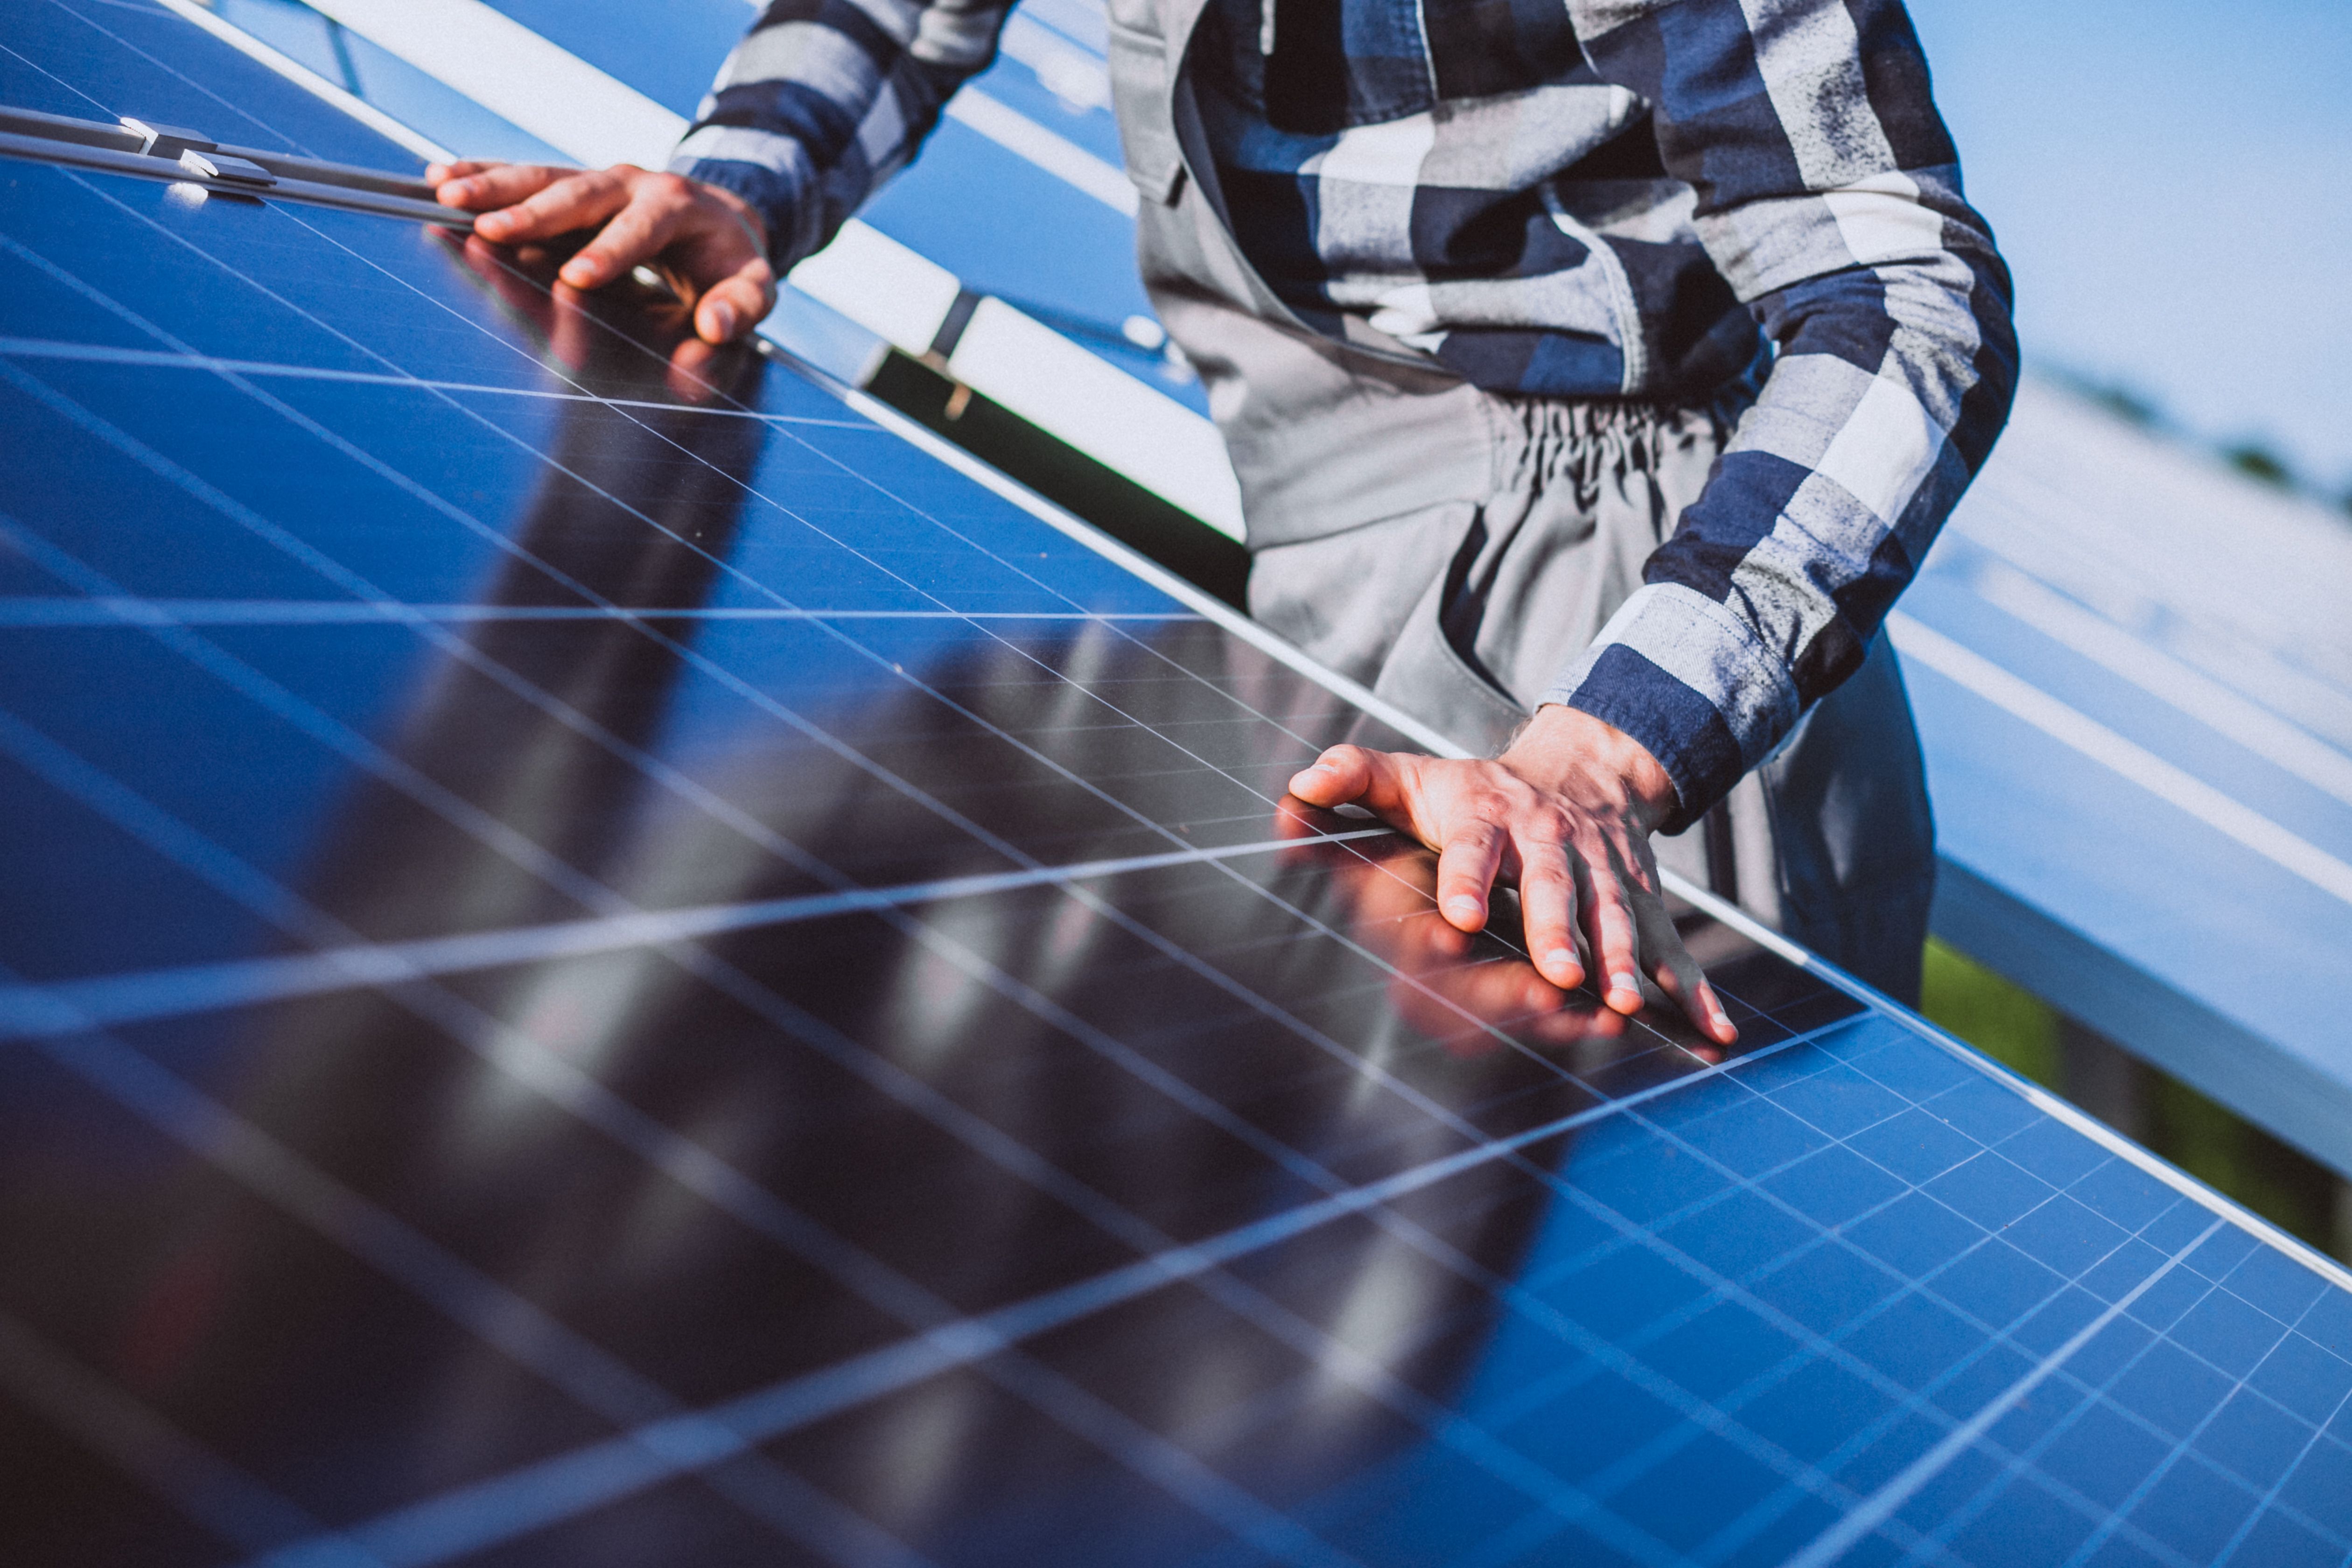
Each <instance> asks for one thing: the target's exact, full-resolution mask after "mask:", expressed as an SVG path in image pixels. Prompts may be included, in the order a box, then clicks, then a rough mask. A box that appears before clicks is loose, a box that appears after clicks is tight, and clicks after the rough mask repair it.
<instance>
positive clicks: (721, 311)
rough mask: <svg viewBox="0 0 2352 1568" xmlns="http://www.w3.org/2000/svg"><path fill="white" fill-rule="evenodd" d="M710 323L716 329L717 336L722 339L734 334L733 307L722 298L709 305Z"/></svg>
mask: <svg viewBox="0 0 2352 1568" xmlns="http://www.w3.org/2000/svg"><path fill="white" fill-rule="evenodd" d="M710 324H711V325H712V326H713V327H715V328H717V329H718V331H719V337H720V338H721V339H722V340H724V339H727V338H731V337H733V336H734V335H735V307H734V306H732V305H730V304H728V303H727V302H726V301H725V300H720V301H719V303H717V304H715V305H713V306H711V307H710Z"/></svg>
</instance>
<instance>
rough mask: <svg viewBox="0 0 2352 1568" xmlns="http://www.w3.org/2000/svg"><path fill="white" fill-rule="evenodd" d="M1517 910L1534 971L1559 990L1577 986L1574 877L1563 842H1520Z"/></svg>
mask: <svg viewBox="0 0 2352 1568" xmlns="http://www.w3.org/2000/svg"><path fill="white" fill-rule="evenodd" d="M1519 914H1520V919H1521V921H1522V922H1523V923H1524V924H1525V926H1526V929H1527V939H1528V957H1529V958H1531V959H1532V960H1534V962H1535V966H1536V971H1537V973H1540V974H1541V975H1542V976H1543V977H1544V978H1545V979H1546V980H1549V981H1550V982H1551V983H1552V984H1554V985H1557V986H1559V988H1560V989H1561V990H1562V991H1573V990H1575V989H1576V988H1577V987H1578V986H1580V985H1581V984H1584V963H1583V961H1582V960H1580V958H1578V957H1577V953H1576V879H1575V876H1574V874H1573V873H1571V872H1570V869H1569V850H1568V847H1567V846H1566V845H1563V844H1557V843H1550V842H1545V841H1537V842H1533V843H1530V842H1528V841H1527V840H1526V839H1522V840H1520V843H1519Z"/></svg>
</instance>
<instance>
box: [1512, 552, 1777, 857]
mask: <svg viewBox="0 0 2352 1568" xmlns="http://www.w3.org/2000/svg"><path fill="white" fill-rule="evenodd" d="M1540 702H1541V703H1551V702H1557V703H1559V704H1561V705H1563V706H1565V707H1569V708H1573V709H1575V710H1578V711H1579V712H1581V713H1589V714H1591V716H1592V717H1594V718H1595V719H1599V720H1601V721H1603V722H1605V723H1609V724H1613V725H1615V726H1616V727H1617V728H1618V729H1620V730H1622V731H1625V733H1626V734H1628V735H1631V736H1632V737H1633V739H1634V740H1636V741H1639V742H1641V743H1642V744H1643V747H1645V748H1646V749H1647V750H1648V752H1649V753H1650V755H1652V756H1653V757H1655V758H1656V759H1657V760H1658V765H1659V766H1660V767H1662V768H1664V769H1665V771H1666V776H1667V777H1668V778H1669V779H1671V780H1672V781H1673V782H1674V786H1675V802H1676V804H1675V810H1674V812H1673V814H1672V815H1671V816H1668V817H1667V818H1666V820H1665V821H1664V823H1663V824H1661V825H1660V826H1659V828H1658V831H1659V832H1661V833H1680V832H1681V831H1682V830H1683V829H1685V828H1686V827H1688V826H1690V825H1691V824H1692V823H1694V822H1696V821H1697V820H1698V819H1699V818H1700V817H1701V816H1705V815H1706V811H1707V808H1708V807H1709V806H1712V805H1714V804H1715V803H1716V802H1717V801H1718V800H1721V799H1722V798H1723V797H1724V796H1725V795H1727V794H1729V793H1730V790H1731V786H1732V785H1733V784H1738V782H1739V780H1740V778H1741V776H1742V775H1744V774H1745V773H1747V772H1748V769H1750V768H1752V767H1754V766H1755V765H1756V764H1757V763H1759V762H1761V761H1763V760H1764V758H1765V757H1766V756H1767V755H1769V753H1770V752H1771V750H1772V748H1773V747H1774V746H1776V745H1778V744H1779V743H1780V739H1781V737H1782V736H1784V735H1786V734H1787V733H1788V732H1789V731H1790V729H1791V728H1792V727H1793V726H1794V725H1795V723H1796V721H1797V715H1798V711H1799V709H1800V707H1801V704H1800V702H1799V700H1798V697H1797V683H1796V680H1795V679H1794V678H1793V677H1792V676H1791V675H1790V671H1789V668H1788V667H1787V666H1786V665H1784V664H1783V663H1782V662H1781V661H1780V659H1779V658H1775V657H1774V656H1773V655H1772V653H1771V652H1770V651H1769V649H1767V648H1766V647H1764V646H1763V645H1762V643H1760V642H1759V640H1758V638H1757V637H1756V634H1755V632H1754V630H1753V629H1752V628H1750V627H1749V626H1748V625H1747V623H1746V622H1744V621H1742V620H1740V619H1739V618H1738V616H1735V615H1734V614H1732V612H1731V611H1730V610H1729V609H1727V607H1725V606H1724V605H1720V604H1717V602H1716V601H1715V600H1713V599H1710V598H1708V597H1706V595H1703V594H1699V593H1696V592H1694V591H1693V590H1691V589H1689V588H1686V587H1685V586H1683V585H1682V584H1677V583H1653V584H1649V585H1647V586H1645V587H1643V588H1641V589H1639V590H1638V591H1636V592H1635V593H1634V595H1633V597H1631V598H1629V599H1627V600H1626V601H1625V603H1624V605H1623V606H1622V608H1621V609H1619V610H1618V612H1617V614H1616V615H1614V616H1611V617H1610V621H1609V624H1608V625H1607V626H1603V627H1602V628H1601V635H1600V636H1599V637H1596V638H1594V639H1593V643H1592V646H1591V647H1590V648H1588V649H1586V650H1585V651H1584V653H1583V654H1581V655H1580V656H1579V658H1577V659H1576V661H1575V662H1574V663H1572V664H1570V666H1569V667H1568V668H1567V669H1566V670H1565V671H1564V672H1562V674H1561V675H1560V678H1559V679H1558V680H1556V681H1554V682H1553V683H1552V685H1551V686H1550V688H1549V689H1547V690H1546V691H1545V692H1544V694H1543V697H1542V698H1541V700H1540ZM1539 705H1540V703H1539Z"/></svg>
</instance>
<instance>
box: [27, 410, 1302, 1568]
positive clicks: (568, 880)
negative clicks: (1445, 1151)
mask: <svg viewBox="0 0 2352 1568" xmlns="http://www.w3.org/2000/svg"><path fill="white" fill-rule="evenodd" d="M6 369H7V367H5V366H0V372H5V371H6ZM85 570H86V569H85ZM149 629H150V630H151V631H155V632H156V633H157V635H159V636H161V635H164V633H166V632H168V631H170V630H171V628H154V627H150V628H149ZM181 639H184V640H185V641H187V642H191V643H198V644H201V643H202V639H199V638H194V637H193V636H192V635H190V634H186V633H179V634H178V635H177V638H175V639H173V640H181ZM204 646H205V647H209V645H204ZM218 662H219V663H220V664H221V665H223V666H226V668H214V673H215V674H216V675H222V676H223V677H224V678H225V679H234V675H233V671H234V670H235V669H236V668H241V667H238V666H237V665H236V661H234V660H231V659H228V658H226V656H221V658H220V660H219V661H218ZM207 667H208V668H211V667H212V666H211V665H210V664H208V666H207ZM289 700H292V699H290V698H289ZM292 701H295V702H297V703H298V704H299V700H292ZM313 717H314V722H317V723H320V724H321V725H323V726H324V727H326V728H328V729H330V730H331V731H340V730H341V726H338V725H335V724H334V722H333V721H331V720H328V719H326V718H325V716H324V715H314V716H313ZM337 738H339V739H341V741H342V742H343V743H344V748H345V749H346V753H347V754H350V755H352V760H354V761H355V762H358V763H360V764H361V765H362V766H363V767H364V766H370V765H371V763H373V762H374V761H375V760H376V759H375V758H374V756H373V747H371V746H370V745H369V744H368V743H367V742H364V740H362V739H361V738H359V737H356V736H351V735H349V734H348V733H344V734H341V735H340V736H339V737H337ZM386 761H390V760H389V759H386ZM378 771H379V774H380V776H382V773H381V770H378ZM397 776H398V775H397V774H395V775H394V777H395V778H396V777H397ZM437 793H438V792H428V794H427V795H426V797H425V803H427V804H429V803H430V802H431V801H432V800H433V799H435V798H437ZM456 804H457V805H459V806H461V807H462V806H463V803H462V802H459V803H456ZM443 815H444V816H448V815H449V814H448V813H447V812H446V811H445V812H444V813H443ZM474 815H476V814H474V813H472V812H471V811H470V809H469V808H468V809H464V810H461V811H460V812H459V813H458V815H457V817H456V818H455V821H457V822H458V823H460V824H462V823H463V822H464V821H466V820H468V819H469V818H470V817H471V816H474ZM478 826H479V825H478ZM476 836H477V837H480V834H479V832H477V835H476ZM491 842H495V839H493V840H491ZM542 858H543V857H542ZM524 863H526V864H529V863H530V862H529V861H525V862H524ZM562 869H563V873H564V874H563V875H562V878H561V879H560V880H558V884H557V885H559V886H565V885H570V886H573V887H574V888H575V890H576V892H577V893H578V894H579V895H580V896H582V898H583V902H586V903H588V904H589V906H590V907H591V908H598V907H603V906H604V905H605V904H607V903H608V902H609V901H610V900H613V898H614V896H613V895H611V894H609V893H608V892H606V891H604V889H601V888H600V887H597V886H596V885H595V884H593V882H590V881H589V880H588V879H585V878H583V877H582V876H581V875H580V874H579V873H577V872H572V871H571V870H570V868H568V867H567V868H562ZM880 912H882V913H884V914H885V915H886V916H887V915H890V914H892V913H895V912H896V911H894V910H890V909H889V908H888V907H887V906H885V907H884V909H883V910H881V911H880ZM908 923H909V924H910V926H911V924H912V922H908ZM909 934H911V935H915V936H916V937H917V938H918V939H919V940H921V939H924V938H927V937H929V932H927V931H923V930H921V929H920V928H919V927H917V928H914V929H912V930H910V932H909ZM343 940H344V941H345V942H349V937H348V936H346V937H345V938H344V939H343ZM684 956H685V957H686V958H687V959H688V968H689V969H690V970H694V971H696V972H698V973H705V974H706V977H708V974H709V971H711V970H714V969H717V970H722V971H723V970H726V969H727V968H728V967H729V966H724V965H720V964H719V963H716V961H714V960H712V959H710V958H709V956H708V955H707V954H702V953H700V952H699V950H698V949H688V950H687V952H686V953H685V954H684ZM734 978H737V979H739V980H743V982H744V983H745V984H750V985H751V986H752V988H753V989H755V990H761V991H764V989H765V988H764V987H759V986H757V984H756V983H751V982H749V981H748V979H745V977H740V976H735V977H734ZM428 1016H429V1015H428ZM436 1021H439V1020H436ZM491 1022H492V1024H493V1026H495V1021H491ZM509 1033H510V1032H509ZM460 1037H461V1038H463V1037H464V1035H463V1033H462V1032H461V1033H460ZM559 1102H560V1101H559ZM614 1103H615V1105H616V1106H617V1105H618V1104H619V1102H617V1101H616V1102H614ZM1219 1109H1220V1110H1221V1109H1222V1108H1219ZM607 1131H610V1129H609V1128H608V1129H607ZM695 1152H696V1153H697V1154H699V1151H698V1150H696V1151H695ZM701 1158H702V1159H703V1161H704V1162H706V1163H712V1164H715V1162H709V1160H708V1156H702V1157H701ZM719 1168H720V1169H723V1170H727V1171H728V1173H729V1174H730V1176H732V1175H733V1173H732V1172H731V1169H730V1168H727V1167H719ZM673 1173H675V1172H673ZM734 1186H735V1188H740V1189H742V1190H740V1191H735V1190H731V1189H730V1195H733V1196H736V1197H739V1198H740V1197H744V1196H748V1195H750V1194H752V1193H758V1194H760V1197H759V1199H758V1200H755V1206H761V1207H764V1206H766V1203H767V1202H768V1201H771V1200H767V1199H766V1194H764V1191H763V1190H761V1189H756V1188H752V1187H751V1186H750V1184H747V1183H743V1182H741V1180H740V1178H736V1179H735V1183H734ZM697 1190H698V1191H700V1192H701V1194H702V1195H703V1196H705V1197H706V1198H711V1197H713V1194H712V1193H711V1191H710V1190H709V1188H708V1186H707V1185H706V1186H699V1187H698V1188H697ZM719 1206H721V1207H725V1208H729V1209H730V1212H732V1210H733V1208H734V1207H735V1206H736V1205H730V1204H726V1203H721V1204H720V1205H719ZM739 1217H740V1215H739ZM1034 1375H1035V1376H1041V1377H1044V1378H1045V1379H1046V1380H1047V1382H1048V1383H1049V1384H1055V1386H1054V1387H1050V1388H1048V1389H1046V1390H1045V1392H1046V1393H1048V1394H1053V1395H1054V1403H1055V1404H1058V1405H1060V1406H1061V1408H1060V1409H1059V1410H1058V1411H1049V1413H1052V1414H1055V1415H1056V1418H1057V1419H1064V1418H1069V1419H1078V1420H1080V1426H1079V1427H1074V1428H1073V1429H1074V1430H1081V1429H1082V1428H1083V1427H1085V1426H1092V1427H1093V1428H1095V1431H1093V1432H1090V1433H1086V1434H1085V1435H1087V1436H1098V1435H1101V1434H1102V1433H1104V1432H1106V1431H1108V1430H1109V1428H1107V1427H1105V1426H1104V1423H1105V1422H1110V1423H1111V1425H1112V1426H1114V1427H1115V1426H1118V1418H1116V1417H1114V1416H1113V1415H1111V1413H1109V1412H1108V1410H1106V1409H1100V1408H1097V1405H1096V1402H1092V1401H1091V1399H1090V1396H1086V1395H1083V1394H1081V1393H1080V1392H1079V1391H1076V1390H1075V1389H1064V1388H1060V1387H1059V1385H1058V1380H1057V1379H1055V1377H1054V1376H1053V1374H1051V1373H1046V1372H1045V1370H1044V1369H1042V1368H1040V1369H1034ZM1031 1392H1033V1393H1034V1392H1035V1391H1034V1390H1032V1391H1031ZM1072 1401H1076V1403H1072ZM1041 1408H1045V1407H1044V1406H1041ZM1125 1433H1126V1441H1125V1443H1124V1445H1123V1446H1114V1447H1112V1448H1111V1450H1110V1451H1111V1452H1112V1453H1113V1454H1114V1456H1115V1457H1117V1458H1120V1459H1122V1460H1123V1461H1125V1462H1128V1463H1129V1465H1130V1468H1138V1469H1139V1472H1140V1473H1142V1474H1144V1475H1146V1476H1147V1477H1150V1478H1151V1479H1157V1480H1160V1482H1161V1483H1162V1484H1164V1485H1167V1486H1169V1487H1170V1488H1171V1489H1172V1490H1173V1491H1174V1494H1175V1495H1177V1496H1179V1497H1181V1498H1185V1499H1186V1500H1189V1501H1192V1502H1194V1503H1195V1504H1196V1505H1200V1506H1202V1507H1203V1508H1204V1510H1206V1511H1208V1512H1209V1513H1210V1514H1211V1516H1212V1517H1220V1516H1222V1519H1221V1521H1222V1522H1224V1523H1225V1524H1227V1525H1228V1527H1229V1528H1233V1529H1234V1530H1235V1531H1236V1533H1239V1534H1241V1535H1242V1536H1243V1537H1244V1539H1259V1540H1261V1542H1262V1543H1264V1542H1276V1541H1287V1540H1288V1538H1289V1533H1290V1532H1289V1527H1288V1526H1287V1525H1286V1523H1284V1522H1283V1521H1280V1520H1278V1519H1265V1518H1256V1519H1255V1522H1253V1520H1252V1517H1251V1516H1252V1513H1253V1509H1254V1507H1255V1505H1254V1504H1251V1503H1250V1502H1249V1501H1248V1500H1246V1499H1245V1497H1244V1495H1243V1494H1240V1493H1239V1492H1238V1491H1237V1490H1236V1489H1233V1488H1231V1487H1230V1485H1229V1484H1227V1483H1223V1481H1221V1480H1220V1479H1218V1478H1215V1477H1213V1476H1212V1475H1210V1474H1209V1473H1208V1472H1206V1471H1205V1470H1203V1469H1202V1468H1200V1467H1199V1466H1197V1465H1196V1464H1194V1463H1193V1462H1192V1461H1191V1460H1189V1459H1188V1458H1185V1457H1183V1456H1181V1454H1179V1453H1177V1452H1176V1451H1175V1450H1174V1449H1173V1448H1172V1447H1171V1446H1170V1445H1168V1444H1166V1443H1165V1442H1164V1441H1163V1440H1161V1439H1159V1438H1158V1437H1157V1436H1154V1435H1152V1434H1150V1433H1148V1432H1143V1431H1140V1430H1138V1429H1133V1428H1132V1424H1131V1423H1130V1424H1128V1427H1127V1428H1125ZM1235 1510H1239V1511H1238V1513H1236V1511H1235ZM1268 1531H1271V1532H1272V1533H1271V1534H1270V1535H1269V1534H1268V1533H1267V1532H1268ZM1294 1544H1295V1543H1294ZM1277 1554H1278V1555H1282V1556H1284V1557H1286V1558H1289V1559H1293V1560H1314V1559H1315V1554H1314V1553H1312V1552H1309V1553H1307V1557H1305V1558H1303V1559H1302V1558H1298V1557H1297V1553H1296V1552H1293V1551H1291V1550H1290V1549H1289V1548H1288V1547H1285V1548H1283V1550H1281V1551H1280V1552H1277Z"/></svg>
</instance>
